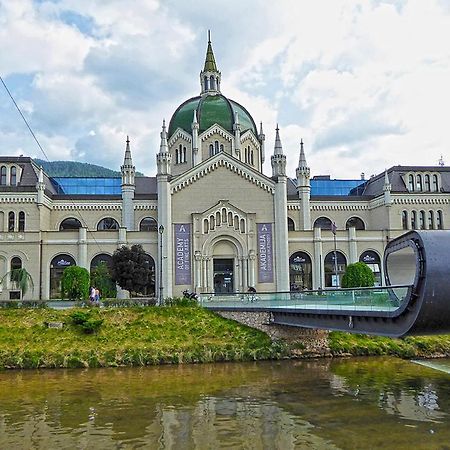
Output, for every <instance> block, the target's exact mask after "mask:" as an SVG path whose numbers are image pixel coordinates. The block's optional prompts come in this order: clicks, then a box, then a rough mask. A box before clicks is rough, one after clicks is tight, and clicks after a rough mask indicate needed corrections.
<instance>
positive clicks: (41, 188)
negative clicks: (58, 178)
mask: <svg viewBox="0 0 450 450" xmlns="http://www.w3.org/2000/svg"><path fill="white" fill-rule="evenodd" d="M36 189H37V204H38V205H42V204H43V203H44V192H45V183H44V169H43V168H42V166H40V167H39V175H38V182H37V183H36Z"/></svg>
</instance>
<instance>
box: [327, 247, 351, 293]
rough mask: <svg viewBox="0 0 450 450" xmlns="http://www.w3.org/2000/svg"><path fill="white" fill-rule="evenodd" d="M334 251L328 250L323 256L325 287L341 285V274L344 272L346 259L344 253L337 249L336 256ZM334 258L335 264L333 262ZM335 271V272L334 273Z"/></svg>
mask: <svg viewBox="0 0 450 450" xmlns="http://www.w3.org/2000/svg"><path fill="white" fill-rule="evenodd" d="M334 253H335V252H330V253H328V255H327V256H326V257H325V264H324V266H325V286H326V287H333V286H334V287H339V286H341V284H342V283H341V280H342V276H343V275H344V273H345V268H346V267H347V259H346V258H345V256H344V254H343V253H341V252H339V251H337V252H336V258H335V256H334ZM335 260H336V264H335ZM336 272H337V273H336Z"/></svg>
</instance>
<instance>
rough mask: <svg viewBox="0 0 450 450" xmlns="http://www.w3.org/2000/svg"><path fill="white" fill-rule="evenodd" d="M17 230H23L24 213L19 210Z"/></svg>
mask: <svg viewBox="0 0 450 450" xmlns="http://www.w3.org/2000/svg"><path fill="white" fill-rule="evenodd" d="M19 231H25V213H24V212H23V211H20V212H19Z"/></svg>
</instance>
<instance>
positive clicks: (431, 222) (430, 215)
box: [428, 211, 434, 230]
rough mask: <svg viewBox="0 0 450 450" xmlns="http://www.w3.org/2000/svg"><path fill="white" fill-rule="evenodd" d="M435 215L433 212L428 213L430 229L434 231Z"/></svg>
mask: <svg viewBox="0 0 450 450" xmlns="http://www.w3.org/2000/svg"><path fill="white" fill-rule="evenodd" d="M433 216H434V214H433V211H428V228H429V229H430V230H434V220H433V219H434V217H433Z"/></svg>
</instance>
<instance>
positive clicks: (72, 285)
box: [61, 266, 89, 300]
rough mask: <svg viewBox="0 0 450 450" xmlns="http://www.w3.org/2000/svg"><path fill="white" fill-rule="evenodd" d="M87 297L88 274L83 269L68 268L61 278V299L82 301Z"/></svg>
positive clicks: (76, 267) (77, 267)
mask: <svg viewBox="0 0 450 450" xmlns="http://www.w3.org/2000/svg"><path fill="white" fill-rule="evenodd" d="M88 296H89V272H88V271H87V270H86V269H85V268H84V267H79V266H70V267H66V268H65V269H64V272H63V275H62V278H61V297H62V298H66V297H67V298H68V299H69V300H83V299H85V298H88Z"/></svg>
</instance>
